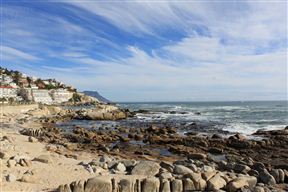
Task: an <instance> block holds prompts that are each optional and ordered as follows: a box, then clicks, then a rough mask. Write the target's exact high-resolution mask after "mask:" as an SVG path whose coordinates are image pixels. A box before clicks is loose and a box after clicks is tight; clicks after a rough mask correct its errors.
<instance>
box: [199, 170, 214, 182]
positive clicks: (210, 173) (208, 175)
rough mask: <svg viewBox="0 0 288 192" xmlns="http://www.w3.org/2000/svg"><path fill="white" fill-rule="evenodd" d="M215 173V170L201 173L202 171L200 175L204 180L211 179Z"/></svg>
mask: <svg viewBox="0 0 288 192" xmlns="http://www.w3.org/2000/svg"><path fill="white" fill-rule="evenodd" d="M215 174H216V171H209V172H203V173H202V177H203V179H205V180H206V181H208V180H209V179H211V178H212V177H213V176H214V175H215Z"/></svg>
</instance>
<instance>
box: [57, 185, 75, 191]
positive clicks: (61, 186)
mask: <svg viewBox="0 0 288 192" xmlns="http://www.w3.org/2000/svg"><path fill="white" fill-rule="evenodd" d="M57 191H58V192H72V191H71V188H70V185H67V184H66V185H60V186H59V187H58V190H57Z"/></svg>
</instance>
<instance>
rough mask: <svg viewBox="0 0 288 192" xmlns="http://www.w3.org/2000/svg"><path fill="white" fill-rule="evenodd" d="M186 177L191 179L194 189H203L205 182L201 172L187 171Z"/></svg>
mask: <svg viewBox="0 0 288 192" xmlns="http://www.w3.org/2000/svg"><path fill="white" fill-rule="evenodd" d="M187 177H189V178H190V179H191V180H192V181H193V183H194V186H195V189H196V190H200V191H203V190H204V189H205V188H206V186H207V183H206V181H205V180H204V179H202V177H201V173H189V174H188V175H187Z"/></svg>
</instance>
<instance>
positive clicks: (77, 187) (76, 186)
mask: <svg viewBox="0 0 288 192" xmlns="http://www.w3.org/2000/svg"><path fill="white" fill-rule="evenodd" d="M84 186H85V181H83V180H81V181H74V182H73V183H72V184H71V190H72V191H73V192H84Z"/></svg>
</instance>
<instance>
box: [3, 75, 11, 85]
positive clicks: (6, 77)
mask: <svg viewBox="0 0 288 192" xmlns="http://www.w3.org/2000/svg"><path fill="white" fill-rule="evenodd" d="M12 81H13V79H12V78H11V77H10V76H8V75H5V74H3V75H0V82H1V83H3V84H9V83H11V82H12Z"/></svg>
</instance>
